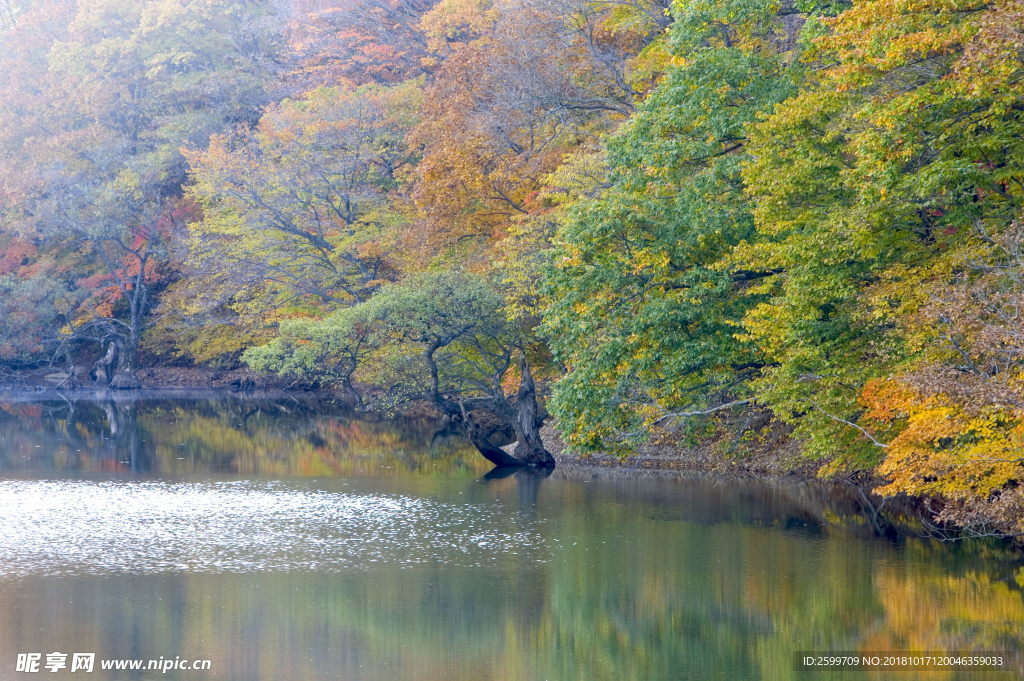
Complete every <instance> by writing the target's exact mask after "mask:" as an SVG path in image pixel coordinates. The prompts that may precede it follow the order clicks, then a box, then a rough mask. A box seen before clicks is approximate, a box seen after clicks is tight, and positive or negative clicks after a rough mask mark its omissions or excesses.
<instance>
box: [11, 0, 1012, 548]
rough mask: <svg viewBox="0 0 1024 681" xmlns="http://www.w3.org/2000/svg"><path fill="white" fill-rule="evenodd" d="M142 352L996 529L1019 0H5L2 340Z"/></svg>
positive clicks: (67, 369)
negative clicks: (779, 458)
mask: <svg viewBox="0 0 1024 681" xmlns="http://www.w3.org/2000/svg"><path fill="white" fill-rule="evenodd" d="M154 365H176V366H197V367H228V368H231V367H241V366H245V367H249V368H251V369H252V370H253V371H255V372H257V373H259V374H261V375H270V376H277V377H281V378H285V379H287V380H288V381H289V382H291V383H295V384H302V385H305V386H308V387H313V388H319V387H324V388H330V389H332V390H336V391H338V393H339V394H341V395H343V396H344V397H345V398H346V399H347V400H348V401H349V402H350V404H351V405H352V406H353V407H355V408H358V409H365V410H391V409H400V408H402V407H403V405H409V404H411V403H414V402H425V403H428V404H429V405H431V406H432V408H433V409H435V410H436V411H438V412H440V413H441V414H443V415H444V416H445V417H447V418H448V419H450V420H451V421H452V422H453V423H458V424H460V426H461V427H462V428H463V429H464V430H465V432H466V434H467V435H468V436H469V438H470V440H471V441H472V442H473V443H474V444H475V445H476V446H477V448H478V449H479V450H480V451H481V453H482V454H483V455H484V456H485V457H487V458H488V459H489V460H491V461H492V462H494V463H497V464H499V465H502V464H531V465H536V466H548V465H551V463H552V458H551V454H550V452H549V451H548V449H547V447H546V445H545V443H544V441H543V440H542V439H541V436H540V432H539V429H540V427H541V424H542V423H544V422H545V421H546V420H550V422H551V423H553V424H554V426H555V427H556V428H557V430H558V432H559V434H560V436H561V438H562V439H563V440H564V442H565V443H566V444H567V445H568V446H569V447H570V448H571V449H572V450H574V451H576V452H598V451H600V452H612V453H627V452H629V451H631V450H632V449H633V448H635V447H636V446H638V445H639V444H640V443H643V442H651V441H655V442H665V441H674V442H684V441H685V442H691V441H692V442H711V441H718V440H722V439H725V440H730V441H733V440H737V441H738V440H744V441H752V440H756V439H757V438H759V437H762V436H763V433H764V432H765V431H767V430H771V429H776V430H778V429H783V430H784V432H785V433H786V437H787V438H789V439H790V440H791V441H792V442H794V443H796V444H797V446H798V447H799V449H800V452H801V454H802V456H803V457H804V458H805V459H806V460H809V461H815V462H821V463H822V464H823V465H822V468H821V474H822V475H854V474H859V475H868V476H873V477H874V478H877V479H879V480H882V481H883V484H882V485H881V486H880V487H879V488H878V491H879V492H880V493H881V494H883V495H898V494H907V495H911V496H914V497H921V498H926V499H929V500H933V501H934V502H935V505H934V507H933V508H934V509H935V515H936V518H937V519H938V520H940V521H944V522H947V523H952V524H955V525H960V526H963V527H968V528H973V529H974V530H975V531H976V532H982V533H989V532H996V533H1000V534H1010V535H1021V534H1024V488H1022V487H1021V485H1020V483H1021V481H1022V480H1024V0H856V1H854V2H847V1H845V0H674V1H670V0H291V1H290V2H281V3H278V2H272V1H271V0H144V1H142V2H128V1H126V0H0V373H2V374H3V375H5V376H17V375H20V374H21V373H24V372H31V371H44V372H46V371H55V370H60V371H63V372H64V376H65V378H64V379H63V380H62V381H61V387H66V388H73V387H78V386H82V385H94V384H100V385H109V386H110V387H113V388H134V387H138V385H139V379H138V378H137V376H136V372H137V371H138V370H139V369H140V368H141V367H145V366H154ZM501 434H504V438H502V437H501ZM512 441H514V442H516V445H515V448H514V449H510V448H502V447H501V446H499V444H498V443H499V442H512Z"/></svg>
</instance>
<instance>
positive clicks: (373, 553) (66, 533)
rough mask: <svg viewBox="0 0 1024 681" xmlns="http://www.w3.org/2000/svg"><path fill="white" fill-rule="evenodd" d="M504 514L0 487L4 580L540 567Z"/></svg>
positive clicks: (314, 496)
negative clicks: (511, 564)
mask: <svg viewBox="0 0 1024 681" xmlns="http://www.w3.org/2000/svg"><path fill="white" fill-rule="evenodd" d="M543 549H544V540H543V538H542V537H541V536H540V534H538V533H537V531H536V528H532V527H528V528H523V527H521V526H517V525H516V524H515V523H514V522H512V521H510V520H509V518H508V516H507V515H505V513H504V512H503V509H501V508H500V507H495V506H485V505H473V504H466V505H455V504H447V503H442V502H439V501H436V500H432V499H423V498H414V497H407V496H392V495H379V494H356V493H339V492H326V491H313V490H308V489H298V488H294V487H289V486H287V485H285V484H281V483H272V482H256V481H237V482H219V483H212V482H204V483H177V482H128V481H108V482H88V481H4V482H0V577H16V576H26V575H57V574H77V573H99V574H106V573H124V572H133V573H137V572H166V571H189V572H252V571H261V570H340V569H346V568H353V567H369V566H380V565H397V566H412V565H419V564H424V563H444V564H459V565H480V564H484V563H487V562H491V561H495V560H500V559H502V558H504V557H508V556H520V559H522V557H526V558H530V559H535V560H541V559H542V556H543V555H544V553H545V551H544V550H543Z"/></svg>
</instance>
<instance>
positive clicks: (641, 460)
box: [0, 367, 1021, 544]
mask: <svg viewBox="0 0 1024 681" xmlns="http://www.w3.org/2000/svg"><path fill="white" fill-rule="evenodd" d="M35 377H36V378H37V379H38V378H39V374H38V372H37V373H36V374H35ZM139 377H140V379H141V382H142V388H138V389H128V390H124V389H111V388H107V387H81V388H75V389H70V390H69V389H60V388H57V387H56V386H54V385H48V384H47V383H46V382H44V381H43V382H41V381H39V380H36V381H33V382H29V381H21V382H19V383H15V384H11V383H5V384H0V400H6V401H11V402H23V401H32V400H38V399H41V398H42V399H55V400H56V399H61V400H72V401H75V400H79V399H83V400H109V401H113V402H125V403H127V402H132V401H135V400H145V399H154V398H156V399H214V398H231V399H241V400H268V399H269V400H273V399H293V400H300V399H308V400H323V401H325V402H327V401H332V400H339V401H340V402H341V403H344V402H345V400H344V397H343V396H341V395H338V394H336V393H334V392H333V391H330V390H325V389H323V388H319V389H317V388H310V387H308V386H304V387H297V386H294V384H291V385H286V384H283V383H282V382H278V381H273V380H269V381H268V380H267V379H265V378H264V377H258V376H256V375H255V374H253V373H252V372H250V371H248V370H237V369H236V370H230V371H229V370H223V371H221V370H216V369H193V368H184V369H182V368H175V367H171V368H163V369H146V370H141V371H140V372H139ZM360 415H361V416H363V417H364V418H365V417H367V416H369V417H370V418H373V416H372V415H371V414H368V413H364V414H360ZM378 416H379V415H378ZM396 416H397V417H408V418H424V417H427V416H428V413H426V412H425V411H424V410H419V409H415V408H413V409H409V410H407V411H404V412H402V413H401V414H399V415H392V416H391V417H390V418H395V417H396ZM385 418H387V417H385ZM756 435H757V437H756V438H754V439H753V441H752V442H746V443H744V446H742V447H737V446H735V445H736V443H737V442H738V441H739V439H738V438H736V439H733V440H731V441H729V442H727V441H725V439H722V438H719V439H717V440H716V439H714V438H711V439H708V440H705V441H701V442H699V443H697V444H692V445H683V444H680V443H678V442H673V441H668V440H667V438H662V439H661V440H660V441H659V440H658V439H657V438H654V439H652V441H650V442H647V443H642V444H639V445H638V446H637V447H636V448H635V451H634V452H633V453H631V454H629V455H627V456H623V457H619V456H616V455H613V454H609V453H603V452H595V453H592V454H574V453H569V452H568V451H566V450H567V448H566V445H565V443H564V442H563V441H562V439H561V437H560V436H559V435H558V433H557V431H556V430H555V428H554V426H553V425H552V423H550V422H548V423H546V424H545V425H544V427H543V428H542V429H541V438H542V440H543V442H544V445H545V446H546V447H547V449H548V450H549V451H550V452H551V453H552V455H553V456H554V458H555V461H556V463H557V468H556V470H561V471H563V472H570V471H577V472H582V473H583V474H584V475H586V474H587V473H588V472H590V473H598V472H600V474H601V475H609V476H615V477H619V476H621V477H631V476H635V475H636V474H638V473H644V474H651V475H659V474H665V475H668V476H671V475H674V474H687V473H689V474H709V475H716V476H718V475H721V476H724V477H729V476H738V477H741V478H756V479H761V480H778V481H790V482H800V483H814V484H815V485H825V486H833V485H834V486H837V488H838V486H854V487H856V488H858V489H859V490H860V494H862V495H863V496H864V504H865V508H866V509H874V508H879V509H880V508H882V507H886V506H888V508H899V509H900V511H899V513H898V514H897V515H898V516H900V519H899V520H898V521H897V523H896V524H897V525H901V526H903V525H905V524H906V518H907V517H908V516H916V517H917V518H918V520H919V522H920V523H921V527H919V528H918V529H919V530H921V533H922V534H929V533H931V534H933V535H935V536H939V537H940V538H942V539H944V540H948V539H957V538H967V537H971V536H974V534H975V533H974V532H972V528H971V527H970V526H968V525H960V524H958V523H955V522H954V523H952V524H951V523H949V522H938V521H937V520H936V516H937V515H938V511H937V510H936V508H935V507H936V506H937V507H938V509H939V510H941V509H942V507H944V506H945V504H944V503H943V502H942V501H941V500H937V499H931V498H925V497H906V496H903V495H900V496H897V497H892V498H885V497H881V496H879V495H876V494H875V493H874V491H873V490H874V488H875V487H876V486H878V485H879V484H882V483H883V482H884V481H883V480H881V479H880V478H877V477H876V476H872V475H870V474H868V473H866V472H860V473H854V474H849V475H845V476H842V475H840V476H828V477H825V476H821V475H819V472H820V470H821V468H822V467H823V466H826V465H828V463H829V461H828V460H822V461H811V460H808V459H806V458H804V457H803V456H801V454H800V452H799V449H798V443H797V442H795V441H794V440H793V439H792V438H791V437H789V432H788V430H786V429H785V428H784V427H780V426H778V425H777V424H771V423H767V424H766V425H764V427H763V428H761V429H759V430H758V431H757V434H756ZM512 445H514V443H511V444H510V445H506V447H511V446H512ZM873 512H874V511H872V513H873ZM926 515H931V516H932V519H926V518H925V516H926ZM988 515H990V512H989V511H987V510H981V511H980V512H979V514H978V518H977V519H980V520H981V521H985V520H986V519H987V518H986V516H988ZM977 519H976V520H977ZM915 524H916V523H915ZM925 526H927V527H925ZM998 534H999V536H1000V537H1002V538H1003V539H1006V540H1011V541H1014V542H1016V543H1018V544H1019V543H1020V542H1021V537H1019V536H1015V535H1012V534H1005V533H998Z"/></svg>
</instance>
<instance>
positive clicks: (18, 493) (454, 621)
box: [0, 396, 1024, 681]
mask: <svg viewBox="0 0 1024 681" xmlns="http://www.w3.org/2000/svg"><path fill="white" fill-rule="evenodd" d="M4 399H7V400H8V401H3V400H4ZM488 469H489V466H488V464H487V462H486V461H484V460H483V459H482V458H481V457H479V456H478V455H477V454H475V453H474V451H473V450H472V448H470V447H468V446H467V445H466V443H465V442H463V441H462V440H461V439H460V438H459V437H458V436H457V435H454V434H451V433H446V432H444V431H443V430H438V428H437V427H436V425H435V424H431V423H429V422H418V421H406V422H401V423H398V422H388V421H379V420H362V419H354V418H351V417H349V416H346V415H345V414H343V413H340V412H337V411H335V410H333V409H331V408H330V407H329V405H323V404H312V403H304V402H301V401H296V400H293V399H281V400H259V399H242V398H225V397H217V398H212V397H211V398H205V399H201V398H197V397H194V396H193V397H175V398H168V397H160V398H156V397H153V396H150V397H145V398H143V399H124V398H121V399H118V400H117V401H110V400H103V399H93V400H70V401H69V400H64V399H60V398H53V399H39V398H34V399H33V398H31V397H20V398H15V397H8V398H0V679H4V680H6V679H21V678H24V679H29V678H38V677H42V678H54V679H96V680H99V681H108V680H109V681H126V680H129V679H165V680H172V679H197V680H198V679H202V680H210V681H213V680H231V681H307V680H308V681H312V680H314V679H332V680H333V679H344V680H346V681H347V680H352V681H363V680H365V681H406V680H408V681H414V680H415V681H441V680H444V681H520V680H522V681H543V680H545V679H546V680H548V681H576V680H578V681H605V680H607V681H631V680H636V681H662V680H664V681H669V680H688V679H692V680H695V681H700V680H705V679H726V680H729V681H734V680H736V681H744V680H757V679H770V680H773V681H774V680H776V679H778V680H784V679H815V680H817V679H831V678H836V679H849V678H851V676H850V674H851V672H842V673H831V674H830V673H825V672H817V671H797V669H796V666H795V660H796V657H797V656H798V654H799V653H801V652H805V653H809V654H813V653H819V654H823V653H828V652H837V651H883V652H884V651H910V650H912V651H931V652H954V651H1004V652H1011V651H1016V650H1020V649H1022V648H1024V598H1022V590H1021V587H1022V585H1024V562H1022V561H1021V558H1020V555H1019V554H1016V553H1014V552H1013V551H1011V550H1009V549H1008V547H1006V546H1005V545H1002V544H1000V543H998V542H994V541H991V540H970V541H963V542H954V543H950V542H942V541H939V540H937V539H935V538H928V537H926V536H916V535H915V532H914V528H915V527H916V521H915V519H914V518H913V516H912V515H910V514H907V513H903V514H901V513H900V512H899V509H898V508H895V507H893V508H891V509H889V508H886V507H883V508H882V509H881V512H879V509H878V508H877V507H876V504H874V503H872V502H871V501H870V500H869V499H867V498H866V497H862V496H861V495H860V493H859V492H857V491H856V490H855V489H854V488H852V487H848V486H846V487H844V486H841V485H839V486H836V485H833V486H827V485H822V484H817V483H806V482H797V481H779V480H774V481H758V480H752V479H742V478H732V477H723V476H711V475H697V474H688V475H684V474H677V475H661V474H653V473H644V472H636V473H631V474H622V473H611V472H607V471H602V470H599V469H591V468H583V467H577V468H566V469H560V470H557V471H556V472H555V473H554V474H553V475H551V476H549V477H546V478H542V477H538V476H535V475H527V474H523V473H520V474H514V475H508V476H504V477H502V476H496V475H491V476H488ZM895 525H902V526H903V527H904V531H897V530H895V529H894V526H895ZM907 528H909V529H910V532H909V533H908V532H907V531H906V529H907ZM19 653H20V654H26V653H40V654H41V657H42V660H41V665H44V664H45V663H46V655H47V654H48V653H62V654H66V655H68V667H67V668H64V669H59V670H58V671H56V672H49V671H46V669H45V668H42V667H41V671H39V672H36V673H19V672H17V671H16V668H17V664H18V654H19ZM74 653H93V654H95V660H96V661H95V665H96V666H95V668H94V671H93V672H91V673H87V672H84V671H76V672H73V673H72V672H71V671H70V661H71V656H72V655H73V654H74ZM56 659H57V660H59V657H58V658H56ZM120 659H124V660H131V659H141V660H144V661H145V662H147V663H148V661H149V660H159V661H160V663H161V664H163V660H167V661H177V662H182V661H185V662H192V661H196V660H209V666H210V669H209V670H201V671H193V670H190V671H181V670H173V669H172V670H170V671H167V672H166V673H161V672H160V671H152V670H150V671H147V670H139V671H105V670H102V669H100V668H99V666H100V661H102V660H120ZM23 660H24V658H23ZM1015 669H1016V671H1011V672H977V671H973V672H972V671H970V670H967V669H959V670H949V671H940V672H935V671H932V672H901V673H899V674H895V675H894V673H891V672H889V673H884V672H883V673H879V674H875V673H867V674H855V675H856V676H859V677H861V678H864V677H866V678H899V679H918V678H920V679H931V680H937V679H943V680H945V679H974V678H980V679H988V680H990V681H999V680H1001V679H1008V678H1018V676H1019V670H1020V667H1019V666H1016V667H1015Z"/></svg>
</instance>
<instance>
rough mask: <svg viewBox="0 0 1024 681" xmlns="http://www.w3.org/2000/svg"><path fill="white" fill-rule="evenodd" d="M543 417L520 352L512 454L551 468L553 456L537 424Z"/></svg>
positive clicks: (528, 463) (535, 464) (522, 353)
mask: <svg viewBox="0 0 1024 681" xmlns="http://www.w3.org/2000/svg"><path fill="white" fill-rule="evenodd" d="M543 424H544V417H543V415H542V414H541V411H540V407H539V405H538V404H537V386H536V384H535V383H534V382H533V373H532V372H531V371H530V365H529V363H528V362H527V361H526V352H525V351H523V350H520V353H519V393H518V394H517V395H516V413H515V420H514V423H513V424H512V427H513V428H514V429H515V432H516V448H515V450H514V454H515V457H516V458H517V459H519V461H521V462H522V463H523V464H526V465H527V466H537V467H541V468H554V466H555V457H553V456H551V452H549V451H548V450H547V448H546V447H545V446H544V441H543V440H542V439H541V437H540V427H541V426H542V425H543Z"/></svg>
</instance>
